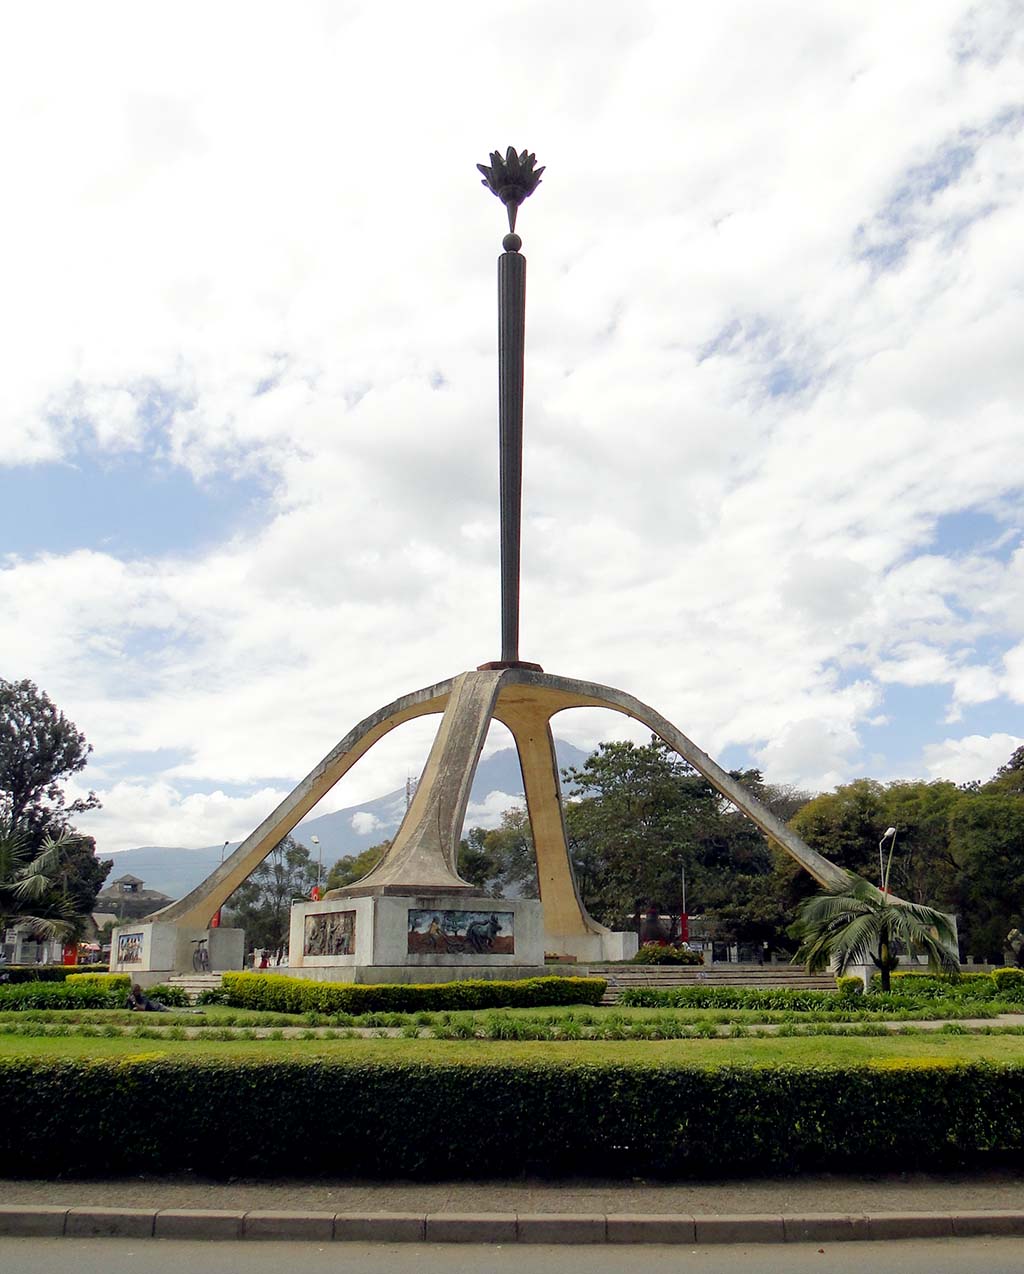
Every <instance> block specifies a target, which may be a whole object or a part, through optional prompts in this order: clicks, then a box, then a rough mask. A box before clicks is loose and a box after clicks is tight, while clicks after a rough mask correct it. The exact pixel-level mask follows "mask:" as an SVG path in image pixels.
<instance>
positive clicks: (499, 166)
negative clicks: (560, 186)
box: [477, 146, 544, 234]
mask: <svg viewBox="0 0 1024 1274" xmlns="http://www.w3.org/2000/svg"><path fill="white" fill-rule="evenodd" d="M536 164H537V156H536V155H533V154H531V153H530V152H529V151H527V150H522V151H519V153H518V154H517V153H516V148H515V147H514V146H510V147H509V148H508V150H507V151H506V152H505V155H504V158H502V154H501V151H500V150H495V151H492V152H491V166H490V168H488V167H487V166H486V164H477V168H479V169H480V171H481V172H482V173H483V175H484V179H483V181H482V182H481V183H480V184H481V185H483V186H486V187H487V189H488V190H490V191H491V192H492V193H493V194H495V195H497V196H498V198H499V199H500V200H501V202H502V203H503V204H504V205H505V208H506V210H507V212H508V228H509V232H510V233H512V234H514V233H515V228H516V213H517V212H518V211H519V205H520V204H521V203H522V202H523V200H524V199H528V198H529V197H530V195H532V194H533V192H534V191H535V190H536V189H537V187H538V186H539V185H540V175H541V173H542V172H543V171H544V169H543V168H537V167H536Z"/></svg>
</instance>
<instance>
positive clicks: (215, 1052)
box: [0, 1035, 1024, 1067]
mask: <svg viewBox="0 0 1024 1274" xmlns="http://www.w3.org/2000/svg"><path fill="white" fill-rule="evenodd" d="M6 1057H21V1058H24V1057H40V1058H95V1059H100V1058H122V1059H129V1058H142V1057H144V1058H147V1059H148V1058H157V1057H167V1058H219V1057H232V1058H235V1057H237V1058H248V1059H256V1058H262V1059H267V1060H282V1059H294V1058H301V1059H305V1060H313V1059H327V1060H331V1061H336V1062H368V1061H388V1062H425V1063H430V1062H458V1063H464V1064H467V1065H473V1064H482V1063H487V1062H498V1061H507V1060H510V1059H513V1060H516V1061H522V1062H533V1061H545V1062H548V1061H559V1062H565V1063H590V1064H598V1065H599V1064H601V1063H607V1062H615V1063H629V1064H636V1065H653V1066H704V1067H716V1066H723V1065H740V1066H769V1065H776V1064H778V1063H785V1062H790V1063H794V1064H797V1065H801V1066H806V1065H851V1064H873V1065H879V1066H886V1065H900V1064H901V1063H909V1064H914V1063H918V1064H926V1065H927V1064H934V1063H945V1064H947V1065H952V1064H954V1063H956V1062H966V1061H981V1060H988V1061H994V1062H1018V1063H1021V1064H1024V1037H1022V1036H1019V1035H1012V1036H1006V1035H929V1036H927V1037H924V1036H889V1037H877V1038H870V1039H857V1038H841V1037H840V1038H836V1037H829V1038H820V1037H818V1038H801V1039H791V1038H782V1039H780V1038H778V1037H775V1036H768V1037H763V1038H756V1039H724V1038H723V1039H714V1040H651V1041H622V1040H591V1041H564V1042H557V1043H548V1042H544V1041H533V1040H531V1041H505V1040H501V1041H498V1040H406V1039H373V1038H370V1039H345V1040H319V1039H313V1040H301V1039H288V1040H268V1039H260V1040H164V1039H161V1040H149V1039H143V1040H140V1039H102V1038H81V1037H66V1038H65V1037H56V1038H49V1039H47V1038H38V1037H24V1036H0V1058H6Z"/></svg>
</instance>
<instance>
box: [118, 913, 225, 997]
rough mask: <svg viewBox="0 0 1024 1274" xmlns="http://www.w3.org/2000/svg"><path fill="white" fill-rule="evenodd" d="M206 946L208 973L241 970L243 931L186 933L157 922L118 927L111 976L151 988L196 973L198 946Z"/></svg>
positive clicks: (203, 930)
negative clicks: (168, 977) (162, 978)
mask: <svg viewBox="0 0 1024 1274" xmlns="http://www.w3.org/2000/svg"><path fill="white" fill-rule="evenodd" d="M200 942H205V943H206V947H205V949H206V952H207V954H208V955H209V957H210V972H211V973H221V972H224V971H226V970H228V969H241V967H242V961H243V958H244V956H245V930H244V929H220V928H218V929H185V928H180V927H179V926H178V925H175V924H167V923H163V922H161V921H159V920H154V921H142V922H141V923H139V924H134V925H128V924H125V925H121V926H120V927H119V928H117V929H115V930H114V931H113V933H112V934H111V937H110V972H111V973H127V974H128V975H129V976H130V977H133V978H134V977H135V975H136V974H139V975H141V976H139V977H138V978H137V979H136V980H137V981H139V982H140V983H142V984H143V985H152V984H153V982H155V981H157V982H158V981H160V978H159V977H157V978H153V977H151V976H149V975H150V974H154V973H156V974H160V975H161V976H166V975H168V974H171V973H193V972H195V968H194V965H193V963H192V957H193V955H194V954H195V952H196V949H197V944H198V943H200Z"/></svg>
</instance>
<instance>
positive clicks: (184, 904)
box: [146, 680, 455, 930]
mask: <svg viewBox="0 0 1024 1274" xmlns="http://www.w3.org/2000/svg"><path fill="white" fill-rule="evenodd" d="M454 685H455V681H454V680H450V681H442V682H440V683H439V684H438V685H436V686H428V687H427V688H426V689H424V690H417V691H414V692H413V693H412V694H410V695H404V696H403V697H402V698H401V699H396V700H395V701H394V702H393V703H389V704H388V705H387V707H386V708H381V709H380V710H379V711H378V712H375V713H373V714H372V716H369V717H366V718H365V720H363V721H360V723H359V724H358V725H357V726H356V727H355V728H354V729H353V730H350V731H349V732H348V734H346V735H345V737H344V738H343V739H342V740H341V742H340V743H339V744H338V745H337V747H335V748H332V749H331V751H330V752H328V754H327V755H326V756H325V757H324V759H323V760H322V761H321V762H320V764H319V765H318V766H316V767H315V768H314V769H313V770H311V771H310V772H309V774H307V775H306V777H305V778H304V779H303V780H302V782H301V783H299V785H298V786H297V787H296V788H295V790H294V791H293V792H292V793H291V794H290V795H289V796H287V797H285V799H284V800H283V801H282V802H281V804H280V805H279V806H278V807H277V809H275V810H274V812H273V813H272V814H271V815H269V817H267V818H266V819H264V821H263V822H262V823H260V825H259V827H257V828H256V830H255V831H254V832H252V833H251V835H249V836H247V837H246V838H245V840H244V841H242V843H241V845H239V847H238V848H237V849H236V850H235V852H234V853H233V854H232V855H231V856H230V857H229V858H226V859H225V860H224V862H223V863H221V865H220V866H219V867H218V868H217V870H216V871H214V872H213V873H211V875H209V876H208V877H207V878H206V880H204V881H203V882H202V884H200V885H197V886H196V887H195V889H193V890H192V892H191V893H189V894H186V895H185V897H184V898H180V899H179V900H178V901H177V902H172V903H171V904H170V906H169V907H164V909H163V910H162V911H158V912H156V913H155V914H154V915H152V916H147V917H146V921H147V923H148V922H149V921H154V920H155V921H163V922H168V923H171V924H174V925H178V926H180V927H183V928H189V927H191V928H193V929H204V930H205V929H206V927H207V925H208V924H209V922H210V917H211V916H212V915H213V913H214V912H215V911H216V910H217V908H218V907H220V906H222V905H223V904H224V903H225V902H226V901H227V900H228V898H230V897H231V895H232V894H233V893H234V892H235V890H236V889H237V888H238V886H239V885H240V884H241V883H242V881H244V880H246V879H247V878H248V877H249V876H250V875H251V874H252V872H254V871H255V870H256V868H257V867H258V866H259V865H260V863H261V862H262V861H263V860H264V858H266V856H267V855H268V854H269V853H270V851H271V850H272V849H273V848H274V846H275V845H276V844H277V843H278V841H280V840H281V838H282V837H283V836H287V835H288V833H289V832H290V831H291V830H292V828H293V827H294V826H295V825H296V823H298V822H299V821H300V820H301V819H302V818H304V817H305V816H306V814H308V813H309V811H310V810H311V809H312V808H313V806H314V805H316V803H317V801H319V800H320V799H321V797H323V796H325V795H326V794H327V793H328V792H329V791H330V790H331V788H332V787H333V786H334V785H335V783H337V782H338V780H339V779H340V778H341V777H342V775H344V774H346V773H347V772H348V771H349V770H350V769H351V768H352V766H353V765H355V763H356V762H357V761H358V760H359V758H360V757H361V756H363V755H365V754H366V753H367V752H368V751H369V750H370V748H372V747H373V745H374V744H375V743H376V742H377V741H378V739H382V738H383V737H384V735H386V734H388V733H390V732H391V731H392V730H393V729H394V728H395V727H396V726H399V725H402V724H403V722H406V721H412V720H413V719H414V718H415V717H423V716H428V715H429V714H430V713H433V712H441V711H443V710H444V708H445V706H446V704H447V702H448V696H449V695H450V694H451V692H452V688H453V687H454Z"/></svg>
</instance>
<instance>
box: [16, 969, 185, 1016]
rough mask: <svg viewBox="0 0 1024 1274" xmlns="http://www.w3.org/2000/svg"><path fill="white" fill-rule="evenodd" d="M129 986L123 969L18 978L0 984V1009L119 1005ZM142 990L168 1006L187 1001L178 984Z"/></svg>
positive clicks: (94, 1007)
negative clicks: (64, 977) (63, 977)
mask: <svg viewBox="0 0 1024 1274" xmlns="http://www.w3.org/2000/svg"><path fill="white" fill-rule="evenodd" d="M130 986H131V978H129V977H128V976H126V975H125V974H123V973H107V974H99V975H97V976H93V975H92V974H88V975H86V976H84V977H81V978H76V979H75V980H74V981H73V982H72V981H66V982H18V983H15V984H14V985H13V986H0V1010H8V1011H9V1010H20V1009H123V1008H124V1007H125V1002H126V1000H127V998H128V988H129V987H130ZM146 994H147V995H148V996H149V998H150V999H151V1000H159V1001H160V1002H161V1003H162V1004H166V1005H167V1006H168V1007H169V1008H170V1007H174V1008H181V1007H183V1006H184V1005H186V1004H188V993H187V992H186V991H185V990H184V989H183V988H182V987H180V986H151V987H148V988H147V990H146Z"/></svg>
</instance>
